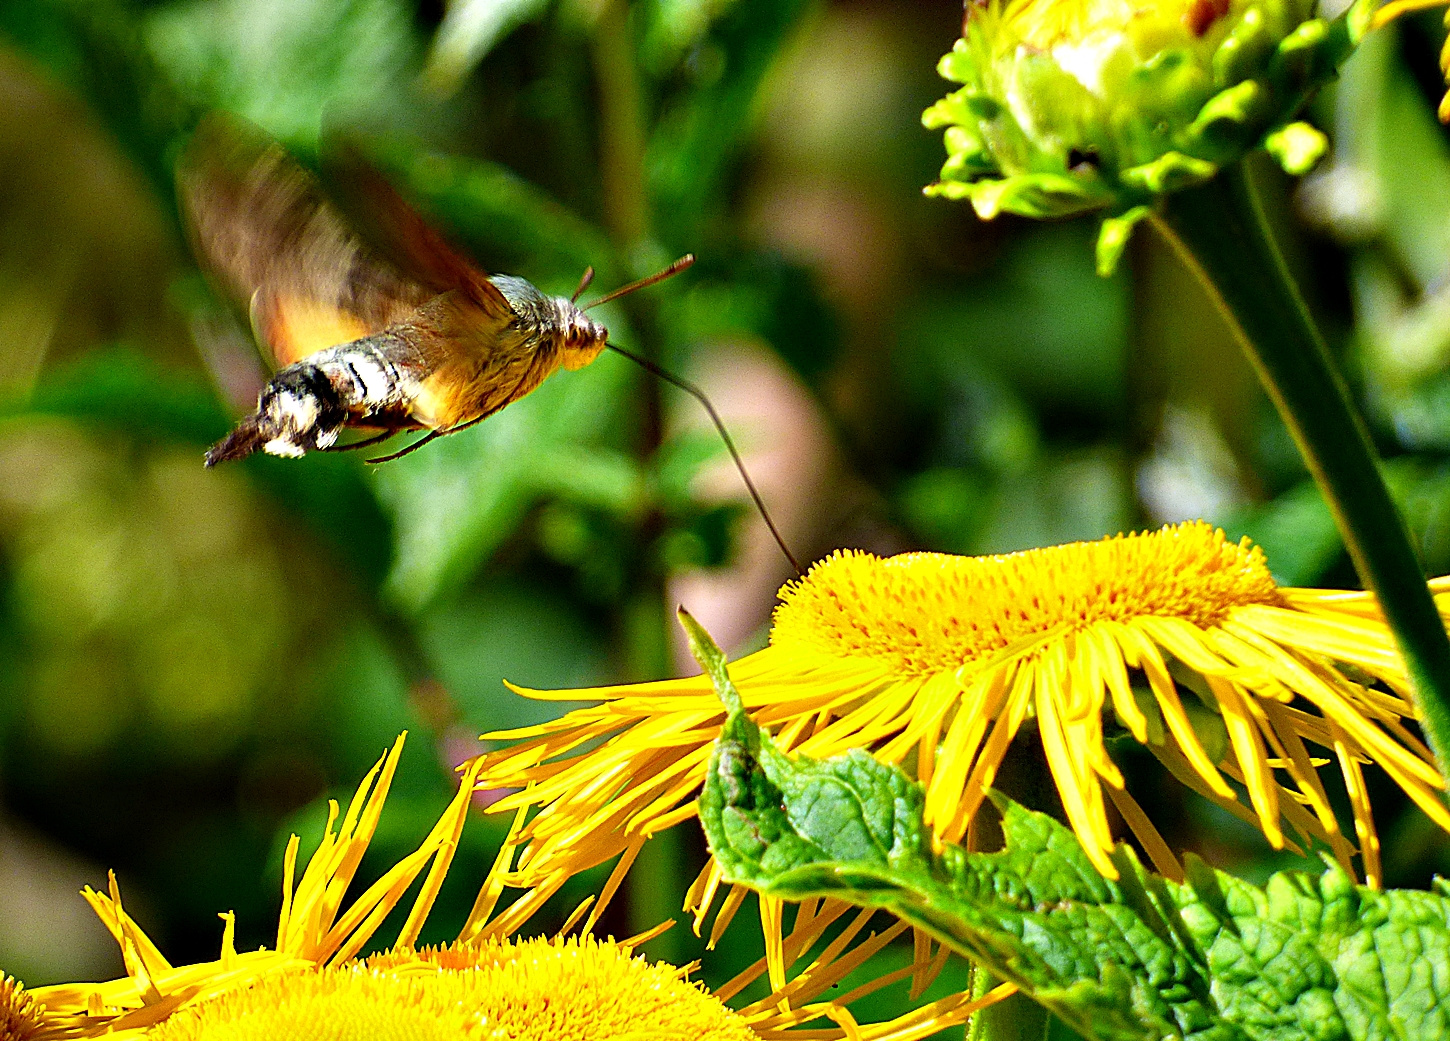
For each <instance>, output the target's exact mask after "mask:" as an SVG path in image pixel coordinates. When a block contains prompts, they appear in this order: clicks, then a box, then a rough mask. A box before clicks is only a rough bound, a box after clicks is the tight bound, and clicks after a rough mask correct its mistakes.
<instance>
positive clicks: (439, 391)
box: [177, 115, 800, 573]
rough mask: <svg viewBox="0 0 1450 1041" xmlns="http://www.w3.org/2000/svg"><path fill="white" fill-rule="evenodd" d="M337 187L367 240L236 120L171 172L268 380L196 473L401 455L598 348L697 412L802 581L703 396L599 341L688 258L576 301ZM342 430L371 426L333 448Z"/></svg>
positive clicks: (203, 132) (205, 257) (375, 177)
mask: <svg viewBox="0 0 1450 1041" xmlns="http://www.w3.org/2000/svg"><path fill="white" fill-rule="evenodd" d="M343 158H344V162H343V163H341V164H340V166H339V171H340V173H339V175H340V176H341V177H343V178H345V179H347V180H349V181H351V182H352V184H351V185H350V187H351V189H352V190H353V191H352V194H353V195H355V196H356V197H357V198H359V199H365V200H366V209H365V212H364V213H363V214H361V215H360V220H361V221H362V223H364V224H365V225H366V229H365V230H366V232H367V234H366V235H363V234H360V233H359V232H358V231H357V230H356V228H355V226H354V225H353V224H352V223H350V222H349V221H348V220H346V219H344V217H343V215H342V212H341V211H340V210H339V209H338V208H337V206H335V205H334V204H333V202H332V201H331V200H330V199H329V198H328V197H327V196H326V195H325V194H324V193H323V191H322V189H321V186H320V184H319V182H318V181H317V179H316V178H315V177H314V176H313V175H312V174H310V173H309V172H307V171H306V170H305V169H303V168H302V167H301V166H300V165H299V164H298V163H297V162H296V161H295V160H293V159H292V157H291V156H290V155H288V154H287V152H286V150H285V149H283V148H282V146H281V145H280V144H278V143H277V142H276V141H274V140H272V139H271V138H269V137H268V136H267V135H265V134H264V133H263V132H262V131H260V130H258V129H256V128H254V127H251V126H249V125H247V124H245V123H243V122H242V121H240V120H238V119H235V118H232V117H227V116H220V115H212V116H208V117H206V118H205V119H203V120H202V122H201V124H200V125H199V126H198V128H197V131H196V133H195V135H194V137H193V139H192V141H191V143H190V145H189V146H188V148H187V149H186V151H185V152H184V154H183V156H182V158H181V161H180V162H179V163H178V167H177V188H178V193H179V195H180V202H181V209H182V213H183V215H184V217H185V220H186V223H187V226H188V230H189V232H190V235H191V239H192V245H193V248H194V250H195V252H196V254H197V256H198V257H199V258H200V259H201V261H202V263H203V264H204V265H205V266H206V268H207V269H208V270H209V271H210V273H211V274H212V276H213V277H214V278H215V279H216V280H217V282H218V283H220V285H221V287H222V288H223V289H224V290H225V291H226V293H227V294H228V295H230V296H231V297H232V298H233V299H235V300H236V301H237V302H238V303H240V304H241V305H242V306H244V307H245V308H246V309H247V310H248V311H249V313H250V316H251V321H252V329H253V332H254V334H255V336H256V338H257V341H258V343H259V345H260V346H261V347H262V348H263V349H264V351H266V352H267V353H268V354H270V360H271V362H272V364H273V366H274V368H275V369H276V372H275V374H274V375H273V377H272V379H271V380H270V381H269V382H268V383H267V384H266V386H264V387H263V388H262V391H261V393H260V395H259V396H258V399H257V407H256V409H255V410H254V411H253V412H252V413H250V414H249V415H247V416H244V417H243V418H242V419H241V421H240V422H238V423H237V425H236V427H235V428H234V429H233V430H232V432H231V433H230V434H228V435H227V436H226V437H225V438H223V439H222V440H221V441H219V442H217V443H216V444H215V445H213V446H212V447H211V448H210V449H209V450H208V451H207V453H206V465H207V466H215V465H216V464H217V463H222V462H227V461H230V460H233V459H241V458H244V457H245V456H248V455H251V454H252V453H254V452H258V451H261V452H266V453H268V454H270V455H276V456H287V457H297V456H302V455H304V454H306V453H307V452H312V451H341V450H347V449H353V448H362V447H365V446H368V445H373V444H377V443H378V442H380V441H383V440H385V439H387V438H390V437H392V436H393V435H394V434H397V433H399V432H401V431H406V430H422V431H425V433H424V435H423V436H422V437H420V438H419V439H418V440H416V441H414V442H413V443H412V444H410V445H408V446H407V447H406V448H404V449H402V450H401V451H399V452H394V453H391V454H389V455H385V456H381V457H379V458H377V459H370V460H369V462H385V461H387V460H390V459H396V458H397V457H399V456H402V455H406V454H407V453H409V452H412V451H415V450H416V449H418V448H420V447H422V446H423V445H424V444H426V443H427V442H429V441H431V440H433V439H434V438H437V437H440V436H442V435H444V434H451V433H454V432H456V431H459V430H463V429H465V428H467V427H470V426H473V425H474V424H475V423H478V422H481V421H482V420H484V419H486V418H487V417H489V416H491V415H492V414H493V413H495V412H497V411H498V410H499V409H501V408H503V407H504V406H506V405H508V404H510V403H512V402H514V401H517V400H518V399H519V398H521V397H523V396H524V395H526V394H528V393H529V392H530V391H532V390H534V388H536V387H537V386H539V384H540V383H542V382H543V381H544V380H545V379H546V378H547V377H548V376H549V375H550V374H551V373H553V372H554V371H555V370H557V369H559V368H560V367H562V368H565V369H571V370H572V369H580V368H583V367H584V366H586V365H588V364H589V363H590V362H592V361H593V360H594V359H595V358H597V357H599V355H600V353H601V352H602V351H604V349H605V348H606V347H607V348H609V349H612V350H614V351H617V352H618V353H620V354H623V355H625V356H626V357H629V358H631V359H632V360H634V361H635V362H637V363H639V364H640V365H642V366H644V367H645V368H646V369H648V370H649V371H651V372H653V373H654V374H655V375H657V376H659V377H660V378H662V379H664V380H666V381H668V382H669V383H671V384H673V385H675V386H676V387H679V388H680V389H682V390H684V391H686V392H687V393H689V394H690V395H692V396H693V397H695V398H696V399H697V400H698V401H700V402H701V404H703V405H704V406H705V409H706V410H707V411H708V412H709V414H710V418H711V420H712V422H713V423H714V424H715V427H716V429H717V430H718V431H719V433H720V435H721V437H722V438H723V439H724V441H725V444H726V447H727V448H728V449H729V451H730V455H731V457H732V459H734V461H735V465H736V467H737V468H738V469H739V470H740V474H741V477H742V478H743V480H744V482H745V486H746V488H747V490H748V491H749V493H750V496H751V498H752V500H753V501H754V503H755V505H756V507H757V509H759V511H760V513H761V516H762V517H763V518H764V520H765V522H766V524H767V526H768V527H769V528H770V531H771V534H772V535H773V536H774V537H775V540H776V542H777V543H778V544H779V545H780V548H781V550H782V551H783V552H784V553H785V555H786V557H787V558H788V559H789V560H790V562H791V565H792V566H793V567H795V569H796V571H797V572H798V573H799V572H800V567H799V565H798V564H797V563H796V560H795V558H794V557H793V556H792V555H791V553H790V550H789V549H787V547H786V545H785V542H784V540H783V539H782V538H781V535H780V533H779V531H777V529H776V527H775V524H774V522H773V521H772V520H771V518H770V514H769V511H767V510H766V508H765V504H764V502H763V501H762V500H761V497H760V494H759V492H758V491H757V490H756V488H755V485H754V483H753V482H752V481H751V480H750V475H749V474H748V473H747V472H746V469H745V466H744V463H743V462H742V460H741V458H740V454H739V452H738V451H736V449H735V445H734V443H733V441H732V440H731V438H730V435H729V432H728V431H727V430H726V429H725V425H724V423H723V422H722V421H721V419H720V417H719V415H718V414H717V413H716V412H715V409H714V407H713V406H712V405H711V403H710V401H709V399H708V398H707V397H706V396H705V395H704V393H703V392H702V391H700V389H699V388H698V387H695V386H694V385H693V384H691V383H689V382H687V381H685V380H682V379H680V378H678V377H676V376H674V375H672V374H671V373H669V372H667V371H666V370H664V369H662V368H660V367H659V366H658V365H656V364H654V363H653V362H651V361H649V360H648V359H647V358H643V357H641V356H639V355H637V354H634V353H632V352H629V351H626V350H624V349H622V348H620V347H618V346H616V345H614V344H612V343H610V342H609V330H608V329H607V328H605V326H604V325H603V324H601V323H600V322H597V321H595V320H594V319H592V318H590V317H589V316H588V315H587V314H586V313H585V312H586V311H587V310H589V308H592V307H596V306H598V305H599V304H602V303H606V302H608V301H610V300H614V299H616V298H618V297H620V296H622V295H624V294H625V293H629V292H633V291H635V290H637V289H642V288H644V287H645V286H649V285H653V284H654V283H656V282H658V281H660V280H662V279H664V278H668V277H669V276H671V275H674V274H676V273H677V272H679V271H682V270H684V269H685V268H687V267H689V266H690V265H691V264H692V263H693V262H694V257H693V256H692V255H686V256H684V257H681V258H680V259H679V260H677V261H675V262H674V263H673V264H671V265H670V266H669V267H667V268H665V269H664V270H663V271H660V272H658V273H656V274H654V275H651V276H649V277H648V278H643V279H640V280H639V281H637V282H632V283H630V284H629V285H626V286H623V287H621V288H619V289H616V290H615V291H614V292H612V293H609V294H607V295H605V296H603V297H601V298H599V299H598V300H595V301H593V302H591V303H589V304H587V305H585V306H583V307H581V306H579V305H578V303H577V301H578V298H579V297H580V295H582V293H583V292H584V290H585V289H586V288H587V287H588V285H589V282H590V279H591V278H592V274H593V272H592V269H591V270H588V271H586V272H585V274H584V277H583V278H582V279H581V281H580V283H579V288H578V289H577V290H576V291H575V292H574V295H573V296H572V297H562V296H549V295H546V294H544V293H542V292H540V291H539V290H538V289H537V288H535V287H534V285H533V284H532V283H530V282H528V281H527V280H525V279H522V278H518V277H516V276H513V275H488V274H486V273H485V272H483V271H481V270H480V269H479V268H477V267H476V266H475V265H474V264H472V263H471V262H470V261H469V260H467V259H466V258H465V257H463V256H462V255H461V254H460V253H458V252H457V251H455V250H454V249H452V248H451V247H450V246H449V245H448V244H447V243H446V242H445V241H444V239H443V237H442V236H441V235H439V234H438V233H437V232H436V231H435V230H434V229H433V228H432V227H431V226H430V225H429V224H428V222H427V221H425V220H424V219H423V218H422V217H421V216H420V215H419V214H418V213H417V211H416V210H414V209H413V208H412V207H411V206H409V205H408V204H407V203H406V202H405V201H404V200H403V198H402V197H401V196H400V195H399V194H398V193H397V192H396V191H395V190H394V189H393V188H392V186H391V185H389V184H388V183H387V181H386V180H385V179H384V178H383V177H382V176H381V175H380V174H378V173H377V172H376V171H375V170H373V169H372V168H371V167H370V166H368V165H367V164H366V163H364V162H362V161H361V159H360V158H359V157H358V156H356V155H352V154H345V155H344V157H343ZM348 428H360V429H364V430H370V431H376V432H377V433H376V434H374V435H373V436H371V437H368V438H365V439H363V440H361V441H354V442H352V443H349V444H339V443H338V436H339V435H340V434H341V433H342V431H343V430H345V429H348Z"/></svg>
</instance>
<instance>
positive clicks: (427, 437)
mask: <svg viewBox="0 0 1450 1041" xmlns="http://www.w3.org/2000/svg"><path fill="white" fill-rule="evenodd" d="M499 408H503V406H502V405H500V406H499ZM497 411H498V408H494V409H489V410H488V411H487V412H485V413H484V414H483V415H481V416H474V417H473V418H472V419H470V420H469V421H468V422H467V423H459V424H457V425H456V426H451V427H449V428H448V429H447V430H430V431H428V433H426V434H424V435H423V436H422V437H420V438H418V440H416V441H414V442H413V443H412V444H411V445H409V446H408V447H407V448H404V449H403V450H402V451H399V452H394V453H393V454H392V455H380V456H378V457H377V458H376V459H369V460H368V462H369V463H388V462H392V461H393V460H394V459H400V458H402V457H403V456H405V455H407V454H408V453H409V452H416V451H417V450H418V449H420V448H422V447H423V446H424V445H426V444H427V443H428V442H429V441H432V440H433V439H434V438H438V437H442V436H443V435H444V434H456V433H458V432H459V431H460V430H467V429H468V428H469V427H471V426H473V425H474V424H476V423H482V422H483V421H484V420H485V419H487V418H488V417H489V416H491V415H493V414H494V413H495V412H497ZM395 433H397V431H396V430H392V431H389V432H388V434H387V435H386V436H389V437H391V436H392V435H393V434H395ZM380 439H381V438H377V437H370V438H368V439H367V440H366V441H359V442H358V443H357V444H355V445H344V446H343V448H344V449H347V448H361V447H362V446H363V445H370V444H372V443H373V442H374V441H378V440H380Z"/></svg>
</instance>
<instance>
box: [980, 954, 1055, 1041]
mask: <svg viewBox="0 0 1450 1041" xmlns="http://www.w3.org/2000/svg"><path fill="white" fill-rule="evenodd" d="M971 972H972V997H973V998H974V999H975V998H980V997H982V996H984V995H985V994H986V993H987V992H988V991H989V990H991V989H992V988H993V987H995V986H996V985H997V984H999V983H1001V982H1002V981H1001V980H999V979H997V977H995V976H993V975H992V974H991V973H990V972H988V971H987V970H986V969H984V968H982V967H981V966H980V965H973V966H972V969H971ZM1051 1027H1052V1016H1051V1014H1050V1013H1049V1012H1048V1011H1047V1009H1045V1008H1043V1007H1042V1006H1041V1005H1039V1004H1037V1002H1035V1001H1033V1000H1032V999H1031V998H1029V997H1028V996H1027V995H1026V994H1023V993H1022V992H1021V991H1018V992H1017V993H1016V994H1013V995H1012V996H1011V997H1010V998H1007V999H1005V1000H1003V1001H999V1002H997V1004H995V1005H990V1006H988V1007H987V1008H984V1009H982V1011H980V1012H978V1013H977V1014H976V1015H975V1016H973V1017H972V1018H971V1020H970V1022H968V1023H967V1030H966V1041H1044V1039H1045V1038H1046V1037H1047V1034H1048V1031H1049V1030H1050V1029H1051Z"/></svg>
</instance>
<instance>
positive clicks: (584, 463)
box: [375, 355, 646, 612]
mask: <svg viewBox="0 0 1450 1041" xmlns="http://www.w3.org/2000/svg"><path fill="white" fill-rule="evenodd" d="M628 365H629V363H628V362H626V361H624V359H622V358H618V357H615V356H612V355H611V356H610V357H608V358H602V359H600V360H599V361H597V362H595V363H594V364H593V365H591V366H589V367H588V368H587V369H584V370H582V371H579V372H559V373H555V374H554V375H553V376H551V377H550V378H549V379H547V380H545V381H544V384H543V385H542V386H541V387H539V389H537V390H535V391H534V392H533V393H531V394H530V395H529V396H528V397H526V398H524V399H522V400H521V401H516V402H514V403H513V404H512V405H510V406H509V407H508V408H506V409H504V410H503V411H502V412H500V413H499V414H498V415H496V416H492V417H490V418H489V419H488V421H487V422H485V423H480V424H479V425H478V426H476V427H473V428H472V429H469V430H464V431H461V432H460V433H457V434H454V435H452V436H449V437H445V438H440V439H439V440H438V441H437V442H436V443H434V444H431V445H429V446H428V448H427V450H426V451H422V452H415V453H413V454H412V455H409V456H407V457H406V458H403V459H399V460H397V461H395V462H391V463H388V464H386V465H384V466H380V467H377V468H376V471H375V472H376V480H377V492H378V496H379V498H380V499H381V500H382V502H383V504H384V505H385V506H386V507H387V508H388V510H389V511H390V512H391V514H392V517H393V522H394V527H395V531H396V536H397V551H396V557H395V559H394V562H393V571H392V574H391V575H389V577H388V594H389V596H390V597H391V598H392V599H393V601H394V602H395V603H396V604H398V605H399V606H400V607H402V608H403V609H404V610H406V611H409V612H416V611H418V610H421V609H422V608H423V607H424V606H426V605H427V604H428V603H430V602H431V601H433V600H434V599H435V598H436V597H437V596H439V595H440V594H441V593H443V592H445V591H447V590H451V589H454V588H457V587H458V586H459V585H460V584H462V582H463V581H465V580H466V579H467V578H468V576H470V575H471V574H472V573H473V571H474V570H475V569H476V568H477V567H478V566H479V565H480V564H481V563H482V562H483V561H484V560H486V559H487V558H488V556H489V555H490V554H491V553H492V552H493V551H494V550H495V549H497V548H498V546H499V545H501V544H502V543H503V541H504V540H505V539H507V538H508V537H509V536H510V535H511V534H512V533H513V532H514V530H515V529H516V528H517V527H518V525H519V523H520V522H521V521H522V520H523V518H524V516H525V514H526V513H527V512H528V510H529V508H530V507H531V506H532V505H533V504H534V503H535V502H537V501H538V500H539V499H541V498H543V497H545V496H547V495H551V494H555V493H560V494H566V495H571V496H574V497H576V498H584V499H586V500H587V501H590V502H591V503H593V504H595V505H603V506H605V507H607V508H610V509H612V510H613V511H615V512H629V510H630V509H632V508H633V507H634V504H635V503H636V502H637V501H639V500H640V499H642V498H643V496H644V495H645V494H646V490H645V488H644V482H643V481H642V479H641V478H640V477H639V475H638V474H637V472H636V471H635V470H634V469H633V468H632V466H630V465H629V464H628V463H627V461H625V460H623V459H622V457H620V456H619V455H617V454H615V453H610V452H605V451H601V450H600V449H599V448H598V447H596V445H597V442H598V440H599V437H600V435H601V433H602V432H603V431H604V429H605V428H606V427H607V425H608V424H609V423H610V421H611V415H612V412H613V411H614V409H615V407H616V404H617V402H618V401H619V400H620V397H621V393H622V387H623V385H624V384H625V381H626V380H627V379H629V378H630V377H631V375H632V373H631V372H630V370H629V368H628Z"/></svg>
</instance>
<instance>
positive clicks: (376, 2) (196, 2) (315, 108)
mask: <svg viewBox="0 0 1450 1041" xmlns="http://www.w3.org/2000/svg"><path fill="white" fill-rule="evenodd" d="M144 25H145V37H146V42H147V44H148V45H149V47H150V50H151V53H152V54H153V55H154V57H155V60H156V63H157V64H158V65H159V66H161V67H162V68H163V69H165V71H166V72H167V73H168V74H169V76H170V78H171V81H172V82H173V83H175V84H176V85H177V88H178V89H179V90H180V91H181V92H182V93H183V94H185V95H186V97H187V98H188V99H189V100H191V101H192V102H194V103H196V104H199V105H202V106H205V107H214V108H223V109H226V110H228V111H231V112H238V113H241V114H243V115H245V116H247V117H248V118H249V119H251V120H253V121H255V122H256V123H258V124H259V125H261V126H263V127H265V128H266V129H267V130H268V131H269V132H271V133H272V134H273V135H274V136H276V137H277V138H279V139H280V140H283V141H286V142H288V143H289V144H292V145H309V144H315V142H316V138H317V134H318V130H319V127H320V126H321V121H322V113H323V111H324V109H326V110H327V111H328V112H329V113H330V115H331V116H332V117H333V118H335V117H336V114H337V113H339V112H341V113H344V114H347V113H358V112H364V111H365V112H368V113H369V114H370V115H372V116H373V117H376V116H377V114H378V113H381V112H383V111H392V112H396V113H401V112H403V111H405V106H406V105H407V103H408V93H409V91H408V85H409V78H410V77H411V76H412V75H413V72H414V70H415V69H416V67H417V65H418V56H419V52H420V49H421V48H420V43H419V41H418V40H417V38H416V33H415V31H414V27H413V20H412V11H411V9H410V7H409V6H408V5H405V4H403V3H402V2H401V0H179V2H174V3H169V4H165V5H163V6H160V7H157V8H156V9H154V10H153V11H150V12H149V13H148V14H147V15H146V18H145V23H144Z"/></svg>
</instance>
